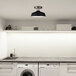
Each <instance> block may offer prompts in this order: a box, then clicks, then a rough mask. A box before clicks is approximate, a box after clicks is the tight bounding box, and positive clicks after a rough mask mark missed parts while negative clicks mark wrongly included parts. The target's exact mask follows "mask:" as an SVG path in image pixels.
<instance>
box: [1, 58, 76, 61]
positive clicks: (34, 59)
mask: <svg viewBox="0 0 76 76" xmlns="http://www.w3.org/2000/svg"><path fill="white" fill-rule="evenodd" d="M0 62H76V57H18V58H17V59H10V60H0Z"/></svg>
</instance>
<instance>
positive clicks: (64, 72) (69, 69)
mask: <svg viewBox="0 0 76 76" xmlns="http://www.w3.org/2000/svg"><path fill="white" fill-rule="evenodd" d="M60 76H76V63H61V64H60Z"/></svg>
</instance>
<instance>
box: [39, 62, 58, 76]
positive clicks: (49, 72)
mask: <svg viewBox="0 0 76 76" xmlns="http://www.w3.org/2000/svg"><path fill="white" fill-rule="evenodd" d="M39 76H59V64H56V63H43V64H39Z"/></svg>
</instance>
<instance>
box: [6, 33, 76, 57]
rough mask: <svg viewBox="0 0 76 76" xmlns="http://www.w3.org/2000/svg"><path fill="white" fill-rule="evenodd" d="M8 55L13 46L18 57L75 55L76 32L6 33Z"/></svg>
mask: <svg viewBox="0 0 76 76" xmlns="http://www.w3.org/2000/svg"><path fill="white" fill-rule="evenodd" d="M7 43H8V44H7V45H8V56H9V54H10V52H11V51H12V50H13V49H14V48H15V53H16V56H19V57H76V33H66V32H65V33H64V32H62V33H61V32H60V33H56V32H50V33H35V32H34V33H33V32H32V33H29V32H24V33H23V32H11V33H8V34H7Z"/></svg>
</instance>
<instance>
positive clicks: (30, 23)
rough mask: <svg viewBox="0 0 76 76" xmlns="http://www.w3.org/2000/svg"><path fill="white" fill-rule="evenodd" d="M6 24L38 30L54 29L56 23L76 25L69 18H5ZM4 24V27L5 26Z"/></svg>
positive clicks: (75, 22)
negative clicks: (36, 28)
mask: <svg viewBox="0 0 76 76" xmlns="http://www.w3.org/2000/svg"><path fill="white" fill-rule="evenodd" d="M6 22H7V23H6V26H8V25H9V24H10V25H12V28H13V29H15V28H16V29H17V30H20V29H21V27H22V26H25V27H32V28H33V27H35V26H37V27H39V30H47V31H49V30H56V25H57V24H72V26H76V21H70V20H52V21H51V20H7V21H6ZM6 26H5V27H6Z"/></svg>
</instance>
